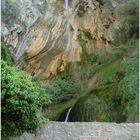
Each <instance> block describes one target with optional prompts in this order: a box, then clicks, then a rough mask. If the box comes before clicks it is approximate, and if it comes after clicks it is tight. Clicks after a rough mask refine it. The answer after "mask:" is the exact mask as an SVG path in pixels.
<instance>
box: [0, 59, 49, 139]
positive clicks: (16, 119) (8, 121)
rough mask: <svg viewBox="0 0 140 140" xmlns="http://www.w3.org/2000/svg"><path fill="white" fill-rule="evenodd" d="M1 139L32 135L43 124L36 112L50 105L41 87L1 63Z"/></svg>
mask: <svg viewBox="0 0 140 140" xmlns="http://www.w3.org/2000/svg"><path fill="white" fill-rule="evenodd" d="M1 64H2V65H1V72H2V85H1V99H2V100H1V107H2V108H1V115H2V137H3V138H4V137H9V136H17V135H21V134H22V133H23V132H25V131H27V132H34V131H35V130H36V128H38V127H39V126H41V124H42V123H44V122H45V121H46V119H45V118H44V117H43V115H42V113H41V112H40V111H39V109H40V108H41V107H42V106H43V105H45V104H48V103H49V102H50V99H49V95H48V94H47V92H46V91H45V88H42V87H43V86H42V85H40V84H38V83H36V82H35V81H34V80H33V79H32V78H31V77H30V76H28V75H26V74H25V73H24V72H22V71H19V70H17V69H16V68H15V67H11V66H8V65H7V63H6V62H4V61H3V60H2V63H1Z"/></svg>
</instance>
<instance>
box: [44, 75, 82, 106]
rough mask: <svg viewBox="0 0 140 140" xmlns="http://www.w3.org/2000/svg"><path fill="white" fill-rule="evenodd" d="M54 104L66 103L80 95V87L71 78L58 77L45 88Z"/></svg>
mask: <svg viewBox="0 0 140 140" xmlns="http://www.w3.org/2000/svg"><path fill="white" fill-rule="evenodd" d="M47 92H48V93H49V94H50V95H51V96H52V100H53V102H55V103H59V102H61V101H67V100H69V99H70V98H72V97H74V96H76V95H78V94H79V93H80V86H79V85H78V84H76V81H75V80H74V79H73V78H72V77H71V76H69V75H68V76H67V75H65V76H58V77H57V78H56V79H55V80H54V81H53V82H52V83H51V84H50V85H49V86H48V88H47Z"/></svg>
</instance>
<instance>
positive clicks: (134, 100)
mask: <svg viewBox="0 0 140 140" xmlns="http://www.w3.org/2000/svg"><path fill="white" fill-rule="evenodd" d="M123 47H124V48H125V51H126V52H125V54H127V55H126V56H125V55H123V57H120V58H119V57H118V58H119V59H116V60H117V61H116V62H113V63H109V65H106V66H105V67H103V68H102V70H101V71H100V73H99V75H100V76H99V84H100V86H103V85H108V87H109V86H111V84H114V85H116V86H117V87H116V88H114V92H117V94H119V95H116V96H118V98H119V96H120V100H121V106H122V107H119V108H118V114H119V115H120V114H121V115H122V116H123V117H124V118H126V120H125V121H127V122H132V121H137V120H138V102H139V98H138V96H139V90H138V87H139V86H138V85H139V79H138V73H139V61H138V40H135V39H131V40H129V41H127V42H126V44H125V45H123ZM117 49H119V48H117ZM115 50H116V49H115ZM133 53H135V54H134V55H132V54H133ZM128 55H130V56H128ZM131 55H132V56H131ZM104 92H105V90H104ZM106 92H109V93H111V91H110V89H108V90H107V91H106ZM103 94H105V93H103ZM108 102H109V101H108ZM110 106H111V105H110Z"/></svg>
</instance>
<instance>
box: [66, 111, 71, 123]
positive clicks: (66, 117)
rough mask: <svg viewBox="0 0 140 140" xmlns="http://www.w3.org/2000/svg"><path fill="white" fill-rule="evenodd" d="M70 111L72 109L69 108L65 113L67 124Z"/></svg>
mask: <svg viewBox="0 0 140 140" xmlns="http://www.w3.org/2000/svg"><path fill="white" fill-rule="evenodd" d="M71 109H72V108H70V109H69V110H68V112H67V115H66V119H65V122H68V119H69V114H70V111H71Z"/></svg>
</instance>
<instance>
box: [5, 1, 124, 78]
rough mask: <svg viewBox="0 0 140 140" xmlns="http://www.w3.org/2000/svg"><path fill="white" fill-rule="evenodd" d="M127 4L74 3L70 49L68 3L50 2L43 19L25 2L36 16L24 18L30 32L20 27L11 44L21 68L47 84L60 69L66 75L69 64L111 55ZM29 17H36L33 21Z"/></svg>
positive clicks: (104, 2) (71, 4) (72, 7)
mask: <svg viewBox="0 0 140 140" xmlns="http://www.w3.org/2000/svg"><path fill="white" fill-rule="evenodd" d="M35 2H38V1H35ZM124 2H125V1H119V0H116V1H115V0H108V1H104V0H74V1H70V2H69V7H70V8H69V13H70V16H69V20H70V27H71V31H70V34H71V40H72V41H71V49H67V43H68V38H67V32H66V26H67V20H66V13H67V12H66V8H65V4H64V1H63V0H51V1H48V7H47V9H46V12H45V13H44V14H43V15H41V13H39V12H37V11H38V10H37V9H36V8H35V7H33V6H32V5H33V3H32V2H31V1H30V0H27V2H26V1H25V2H24V3H26V5H27V6H25V7H30V8H28V9H30V11H32V12H29V13H33V15H30V16H28V13H27V11H26V14H23V15H24V18H25V21H27V23H28V26H29V25H30V26H29V27H28V28H26V29H25V28H22V27H20V26H19V27H18V32H16V33H15V32H14V33H15V35H14V37H13V35H12V36H11V35H10V36H9V37H8V41H7V42H8V43H9V44H10V45H12V46H14V48H15V49H14V51H13V55H14V58H15V60H16V61H17V65H18V66H19V67H20V68H21V69H23V70H25V71H27V72H28V73H30V74H31V75H35V76H38V77H40V78H41V79H43V80H46V81H47V80H49V79H52V78H54V77H55V76H56V75H57V73H58V69H61V70H62V71H64V70H65V67H67V64H68V63H70V62H72V61H74V62H79V61H80V60H81V54H82V53H85V52H86V53H93V52H98V51H110V48H111V47H112V42H113V30H114V29H115V28H116V27H117V24H118V22H119V20H120V13H119V11H120V10H121V6H122V5H123V4H124ZM23 11H24V10H23ZM27 17H32V18H31V19H32V20H31V19H28V18H27ZM22 18H23V16H22ZM31 21H32V22H31ZM19 33H21V35H20V34H19ZM11 38H12V40H11V41H10V39H11Z"/></svg>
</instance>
